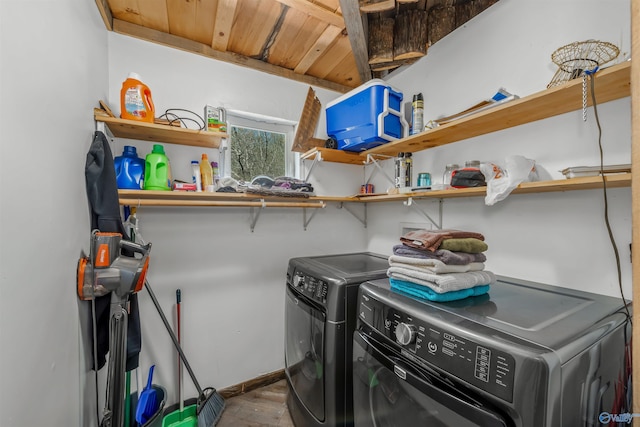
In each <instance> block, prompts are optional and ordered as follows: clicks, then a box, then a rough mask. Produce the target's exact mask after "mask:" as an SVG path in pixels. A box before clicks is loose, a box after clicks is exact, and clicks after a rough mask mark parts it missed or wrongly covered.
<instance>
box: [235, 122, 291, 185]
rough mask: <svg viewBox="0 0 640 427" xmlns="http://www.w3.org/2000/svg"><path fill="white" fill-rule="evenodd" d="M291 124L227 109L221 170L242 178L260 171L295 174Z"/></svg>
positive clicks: (270, 173) (241, 179)
mask: <svg viewBox="0 0 640 427" xmlns="http://www.w3.org/2000/svg"><path fill="white" fill-rule="evenodd" d="M294 126H295V123H294V122H291V121H288V120H282V119H277V118H273V117H266V116H259V115H255V114H249V113H241V112H235V111H228V112H227V132H228V133H229V147H228V149H227V150H225V157H226V158H225V159H224V164H225V166H226V168H225V171H223V174H224V175H225V176H231V177H232V178H234V179H236V180H238V181H245V182H251V180H252V179H253V178H255V177H256V176H260V175H266V176H268V177H271V178H277V177H279V176H289V177H298V173H299V171H298V162H297V159H298V156H299V155H298V153H294V152H292V151H291V144H292V143H293V136H294ZM227 171H228V172H227Z"/></svg>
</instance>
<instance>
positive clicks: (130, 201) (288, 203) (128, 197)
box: [118, 190, 334, 208]
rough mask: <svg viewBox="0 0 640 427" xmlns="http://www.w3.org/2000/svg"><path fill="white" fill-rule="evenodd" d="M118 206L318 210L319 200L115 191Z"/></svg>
mask: <svg viewBox="0 0 640 427" xmlns="http://www.w3.org/2000/svg"><path fill="white" fill-rule="evenodd" d="M118 196H119V199H120V204H121V205H130V206H228V207H292V208H322V207H324V200H328V199H334V198H332V197H329V198H324V199H323V198H320V197H278V196H262V195H258V194H245V193H207V192H200V193H196V192H193V191H151V190H118Z"/></svg>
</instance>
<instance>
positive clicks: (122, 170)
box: [113, 145, 144, 190]
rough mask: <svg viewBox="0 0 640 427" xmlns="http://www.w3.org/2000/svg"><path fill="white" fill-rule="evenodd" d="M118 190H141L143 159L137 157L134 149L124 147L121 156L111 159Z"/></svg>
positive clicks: (128, 146)
mask: <svg viewBox="0 0 640 427" xmlns="http://www.w3.org/2000/svg"><path fill="white" fill-rule="evenodd" d="M113 163H114V165H115V168H116V182H117V185H118V188H122V189H129V190H141V189H142V184H143V180H144V159H141V158H140V157H138V153H137V152H136V147H132V146H130V145H125V146H124V150H123V152H122V155H121V156H118V157H116V158H115V159H113Z"/></svg>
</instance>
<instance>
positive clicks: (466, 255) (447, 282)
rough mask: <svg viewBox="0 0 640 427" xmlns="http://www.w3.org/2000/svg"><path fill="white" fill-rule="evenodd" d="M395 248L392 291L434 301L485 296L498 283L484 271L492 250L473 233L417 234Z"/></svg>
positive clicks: (391, 261) (412, 233) (391, 259)
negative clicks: (492, 285)
mask: <svg viewBox="0 0 640 427" xmlns="http://www.w3.org/2000/svg"><path fill="white" fill-rule="evenodd" d="M400 241H401V242H402V244H400V245H396V246H394V247H393V255H391V256H390V257H389V269H388V270H387V275H388V276H389V281H390V283H391V289H394V290H397V291H400V292H403V293H406V294H409V295H412V296H415V297H418V298H425V299H428V300H431V301H454V300H459V299H463V298H467V297H469V296H476V295H482V294H485V293H487V292H488V291H489V287H490V285H491V284H492V283H494V282H495V281H496V277H495V275H494V274H493V273H492V272H490V271H487V270H485V269H484V262H485V261H486V256H485V255H484V253H483V252H485V251H486V250H487V249H488V246H487V244H486V243H485V241H484V236H483V235H482V234H480V233H477V232H473V231H461V230H414V231H410V232H408V233H406V234H405V235H404V236H402V237H401V238H400Z"/></svg>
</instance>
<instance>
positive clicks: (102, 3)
mask: <svg viewBox="0 0 640 427" xmlns="http://www.w3.org/2000/svg"><path fill="white" fill-rule="evenodd" d="M96 5H97V6H98V10H99V11H100V16H102V20H103V21H104V26H105V27H107V30H109V31H113V15H112V14H111V8H110V7H109V4H108V3H107V0H96Z"/></svg>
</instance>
